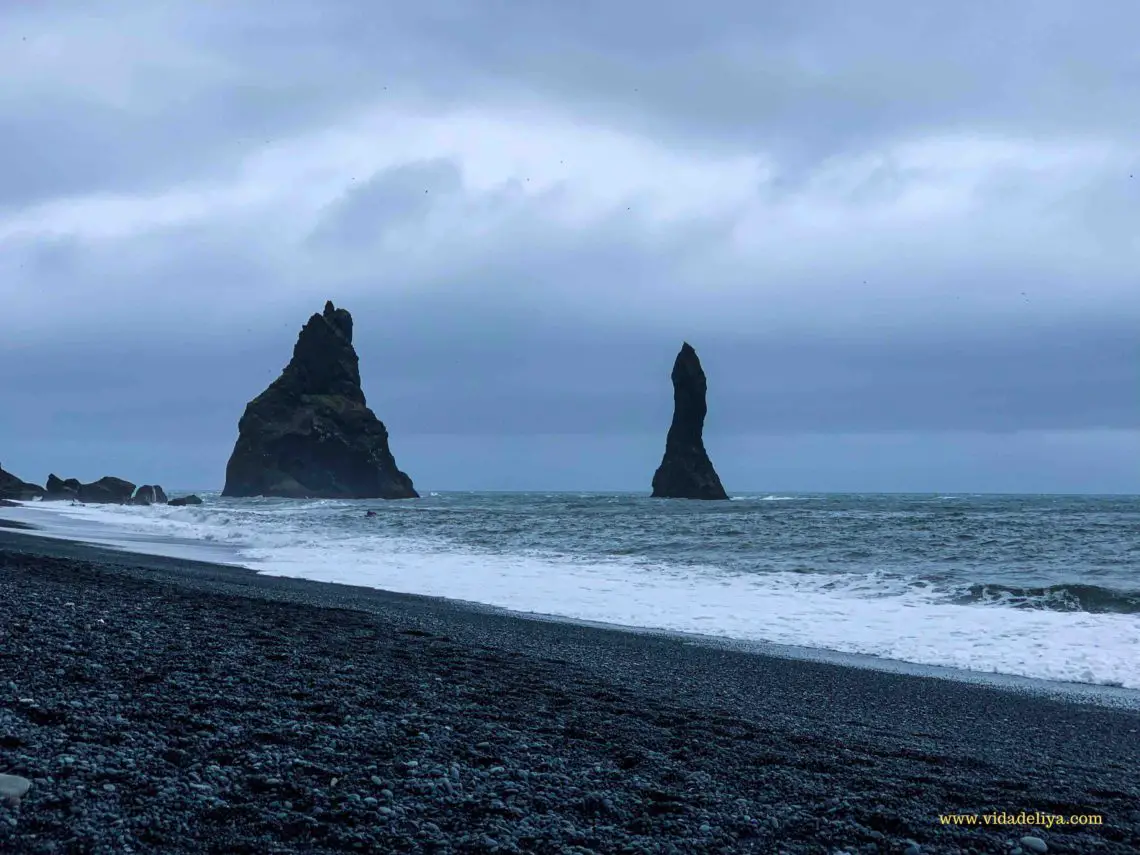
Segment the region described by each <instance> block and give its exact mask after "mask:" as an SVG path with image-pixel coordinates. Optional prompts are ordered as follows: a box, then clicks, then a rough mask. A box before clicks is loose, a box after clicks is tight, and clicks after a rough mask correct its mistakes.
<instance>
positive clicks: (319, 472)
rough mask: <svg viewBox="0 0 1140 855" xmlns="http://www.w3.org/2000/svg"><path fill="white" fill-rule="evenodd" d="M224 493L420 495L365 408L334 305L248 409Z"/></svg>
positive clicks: (346, 332)
mask: <svg viewBox="0 0 1140 855" xmlns="http://www.w3.org/2000/svg"><path fill="white" fill-rule="evenodd" d="M222 495H223V496H281V497H288V498H299V499H300V498H304V499H414V498H417V497H418V494H417V493H416V491H415V488H414V487H413V486H412V479H411V478H409V477H408V476H407V475H405V474H404V473H403V472H401V471H400V470H399V469H398V468H397V467H396V461H395V459H394V458H393V457H392V452H391V451H390V450H389V448H388V430H387V428H385V427H384V424H383V422H381V421H380V420H379V419H378V418H376V414H375V413H373V412H372V410H370V409H369V408H368V406H367V404H366V403H365V400H364V392H363V391H362V390H361V388H360V364H359V358H358V357H357V355H356V350H355V349H354V348H353V346H352V315H350V314H349V313H348V312H347V311H345V310H344V309H338V308H336V307H335V306H333V304H332V302H331V301H330V302H328V303H325V309H324V312H322V313H321V314H315V315H313V316H312V317H311V318H309V321H308V323H306V324H305V326H304V327H303V328H302V329H301V334H300V336H298V338H297V344H296V345H295V346H294V348H293V358H292V360H290V362H289V364H288V365H287V366H285V370H284V371H283V372H281V376H280V377H278V378H277V379H276V380H274V381H273V383H272V384H270V386H269V388H268V389H266V390H265V391H264V392H262V393H261V394H260V395H258V396H257V397H256V398H254V399H253V400H252V401H250V402H249V404H248V405H247V406H246V408H245V413H244V414H243V415H242V417H241V421H240V422H239V423H238V440H237V444H236V445H235V446H234V450H233V454H232V455H230V460H229V463H228V464H227V466H226V485H225V489H223V491H222Z"/></svg>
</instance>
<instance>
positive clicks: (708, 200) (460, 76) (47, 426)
mask: <svg viewBox="0 0 1140 855" xmlns="http://www.w3.org/2000/svg"><path fill="white" fill-rule="evenodd" d="M1138 31H1140V6H1137V5H1136V4H1132V3H1126V2H1102V3H1095V4H1088V3H1078V2H1060V0H1006V2H1002V3H950V2H940V3H932V2H928V3H915V2H909V0H898V2H886V0H860V2H858V3H856V2H850V0H834V2H825V0H818V2H817V0H787V2H784V1H783V0H768V2H763V3H757V2H746V0H734V2H728V0H703V2H700V3H696V2H673V0H652V2H650V0H644V2H643V0H623V2H619V3H615V2H601V0H577V1H576V2H565V0H451V1H450V2H448V0H416V2H376V0H354V2H348V0H344V1H343V2H338V0H312V2H310V0H273V2H268V0H243V2H240V3H238V2H235V3H203V2H200V0H153V2H146V3H143V2H138V0H123V2H119V3H116V2H98V0H82V2H80V0H75V2H67V0H53V2H50V3H32V2H26V3H25V2H6V3H2V4H0V357H2V358H0V463H2V464H3V465H4V468H6V469H9V470H12V471H15V472H16V474H18V475H20V476H21V477H24V478H26V479H28V480H34V481H37V482H41V483H42V482H43V480H44V479H45V478H46V476H47V474H48V472H49V471H54V472H56V473H57V474H59V475H61V476H63V477H70V476H75V477H79V478H81V479H84V480H87V479H93V478H97V477H99V476H101V475H104V474H114V475H120V476H123V477H126V478H129V479H130V480H133V481H136V482H140V483H141V482H144V481H158V482H160V483H163V484H165V485H169V486H173V487H178V486H183V487H196V488H210V487H215V488H218V487H220V486H221V484H222V481H223V479H224V470H225V463H226V459H227V457H228V456H229V453H230V450H231V448H232V445H233V441H234V439H235V438H236V435H237V420H238V418H239V416H240V415H241V412H242V409H243V407H244V405H245V403H246V402H247V401H248V400H249V399H250V398H251V397H253V396H254V395H256V394H257V393H258V392H260V391H261V389H262V388H264V386H265V385H266V384H267V383H268V382H269V381H270V380H272V379H273V378H274V377H275V376H276V375H277V374H278V373H279V372H280V370H281V368H282V367H283V366H284V364H285V362H286V361H287V360H288V357H289V355H290V352H291V348H292V345H293V342H294V340H295V337H296V334H297V332H298V330H299V329H300V326H301V324H302V323H303V322H304V321H305V319H306V318H307V317H308V316H309V315H310V314H311V313H312V312H314V311H319V310H320V308H321V306H322V305H323V304H324V301H325V300H326V299H329V298H331V299H333V300H334V301H335V302H336V304H337V305H338V306H344V307H345V308H347V309H349V310H350V311H351V312H352V313H353V316H354V318H355V322H356V335H355V341H356V346H357V350H358V352H359V353H360V357H361V371H362V374H363V378H364V389H365V393H366V395H367V397H368V400H369V404H370V405H371V406H372V407H373V408H374V409H375V410H376V412H377V414H378V415H379V416H380V418H381V419H383V420H384V421H385V423H386V424H387V425H388V428H389V430H390V432H391V435H392V449H393V452H394V453H395V455H396V459H397V461H398V463H399V464H400V466H401V468H403V469H404V470H406V471H407V472H408V473H409V474H410V475H411V476H412V478H413V480H414V481H415V483H416V485H417V487H418V488H420V489H421V490H424V489H479V488H484V489H600V490H605V489H632V490H646V491H648V489H649V482H650V479H651V477H652V474H653V470H654V469H655V468H656V466H657V464H658V463H659V462H660V456H661V452H662V450H663V448H664V440H665V432H666V429H667V427H668V422H669V416H670V410H671V406H672V399H671V395H672V392H671V388H670V385H669V371H670V368H671V365H672V360H673V358H674V356H675V354H676V351H677V349H678V348H679V346H680V344H681V341H682V340H683V339H687V340H688V341H690V342H691V343H692V344H693V345H694V347H695V348H696V349H697V352H698V354H699V355H700V357H701V359H702V362H703V363H704V366H705V370H706V372H707V374H708V375H709V419H708V424H707V430H706V441H707V445H708V447H709V451H710V454H711V456H712V459H713V462H714V464H715V465H716V467H717V469H718V471H719V472H720V475H721V478H722V480H723V481H724V483H725V485H726V487H727V489H728V490H729V492H730V493H738V492H744V491H752V490H760V491H769V490H771V491H777V490H780V491H784V490H854V491H862V490H867V491H871V490H900V491H911V490H914V491H1010V492H1018V491H1044V492H1068V491H1076V492H1130V493H1137V492H1140V110H1138V109H1137V105H1138V104H1140V51H1137V49H1136V33H1137V32H1138Z"/></svg>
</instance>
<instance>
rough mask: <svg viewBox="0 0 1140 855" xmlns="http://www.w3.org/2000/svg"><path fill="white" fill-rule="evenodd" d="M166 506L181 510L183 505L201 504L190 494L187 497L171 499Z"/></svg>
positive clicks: (200, 501)
mask: <svg viewBox="0 0 1140 855" xmlns="http://www.w3.org/2000/svg"><path fill="white" fill-rule="evenodd" d="M166 504H168V505H170V506H171V507H172V508H181V507H183V506H184V505H200V504H202V500H201V499H199V498H198V497H197V496H195V495H194V494H193V493H191V494H190V495H189V496H179V497H178V498H176V499H171V500H170V501H169V502H167V503H166Z"/></svg>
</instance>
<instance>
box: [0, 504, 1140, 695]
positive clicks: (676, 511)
mask: <svg viewBox="0 0 1140 855" xmlns="http://www.w3.org/2000/svg"><path fill="white" fill-rule="evenodd" d="M199 495H201V496H202V498H203V499H204V504H203V505H201V506H199V507H183V508H172V507H167V506H155V507H149V508H138V507H121V506H94V505H87V506H83V505H77V504H75V505H73V504H68V503H40V502H36V503H30V504H29V505H27V506H26V507H24V508H20V509H7V510H6V511H5V512H4V515H5V516H7V517H8V518H13V519H22V520H24V521H26V522H31V523H34V524H35V525H37V526H40V527H42V528H43V530H44V533H46V534H49V535H53V536H57V537H67V538H74V539H81V540H87V541H90V542H95V543H101V544H107V545H114V546H118V547H121V548H127V549H131V550H135V551H139V552H147V553H153V554H166V555H174V556H182V557H188V558H202V559H208V560H213V561H223V562H228V563H235V564H241V565H244V566H246V567H249V568H251V569H254V570H256V571H259V572H261V573H266V574H274V575H281V576H293V577H301V578H306V579H313V580H319V581H324V582H333V583H343V584H353V585H363V586H370V587H375V588H381V589H385V590H390V591H399V592H404V593H414V594H427V595H432V596H440V597H447V598H451V599H456V600H465V601H470V602H476V603H483V604H487V605H491V606H497V607H501V608H505V609H510V610H513V611H518V612H529V613H537V614H543V615H551V616H558V617H564V618H571V619H577V620H585V621H591V622H600V623H607V624H617V625H621V626H626V627H639V628H649V629H661V630H671V631H678V632H686V633H697V634H700V635H705V636H717V637H721V638H726V639H737V640H741V641H749V642H769V643H774V644H778V645H793V646H796V647H802V648H813V649H820V650H824V651H835V652H838V653H843V654H863V655H867V656H873V657H879V658H881V659H884V660H897V661H901V662H905V663H914V664H918V665H927V666H945V667H950V668H956V669H965V670H967V671H971V672H981V673H988V674H999V675H1010V676H1016V677H1029V678H1040V679H1046V680H1053V681H1065V682H1073V683H1086V684H1096V685H1104V686H1123V687H1126V688H1135V689H1140V497H1123V496H1105V497H1096V496H995V495H849V494H842V495H837V494H832V495H818V494H802V495H800V494H787V495H770V494H750V495H739V496H734V497H733V498H732V500H731V501H727V502H687V501H674V500H658V499H650V498H648V497H646V496H645V495H643V494H591V493H446V492H441V493H430V494H429V495H426V496H425V497H424V498H422V499H418V500H409V501H396V502H384V501H332V500H320V501H294V500H283V499H224V498H221V497H219V496H218V495H217V494H216V493H200V494H199ZM369 510H372V511H375V516H366V512H367V511H369Z"/></svg>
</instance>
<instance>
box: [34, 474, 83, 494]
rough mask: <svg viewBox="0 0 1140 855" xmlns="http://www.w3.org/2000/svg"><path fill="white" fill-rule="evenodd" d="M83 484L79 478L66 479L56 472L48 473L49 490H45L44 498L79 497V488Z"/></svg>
mask: <svg viewBox="0 0 1140 855" xmlns="http://www.w3.org/2000/svg"><path fill="white" fill-rule="evenodd" d="M82 486H83V485H82V484H80V483H79V479H78V478H68V479H67V480H64V479H63V478H59V477H57V476H56V475H54V474H52V475H48V479H47V490H45V491H44V499H48V500H52V501H64V500H67V499H78V498H79V488H80V487H82Z"/></svg>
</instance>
